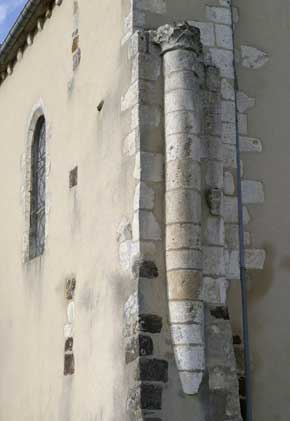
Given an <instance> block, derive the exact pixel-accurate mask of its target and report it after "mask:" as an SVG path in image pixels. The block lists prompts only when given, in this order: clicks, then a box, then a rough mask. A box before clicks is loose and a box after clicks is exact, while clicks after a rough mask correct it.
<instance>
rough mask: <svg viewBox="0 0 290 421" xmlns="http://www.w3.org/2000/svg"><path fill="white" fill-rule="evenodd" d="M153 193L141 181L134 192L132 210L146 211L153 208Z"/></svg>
mask: <svg viewBox="0 0 290 421" xmlns="http://www.w3.org/2000/svg"><path fill="white" fill-rule="evenodd" d="M154 198H155V193H154V190H153V189H151V187H149V186H147V184H146V183H144V182H143V181H141V182H140V183H139V184H138V185H137V187H136V190H135V195H134V210H137V209H148V210H152V209H153V208H154Z"/></svg>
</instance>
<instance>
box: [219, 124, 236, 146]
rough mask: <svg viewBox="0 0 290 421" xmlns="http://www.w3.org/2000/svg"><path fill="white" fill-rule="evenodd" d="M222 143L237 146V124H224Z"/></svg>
mask: <svg viewBox="0 0 290 421" xmlns="http://www.w3.org/2000/svg"><path fill="white" fill-rule="evenodd" d="M222 141H223V143H228V144H232V145H235V144H236V124H235V123H223V124H222Z"/></svg>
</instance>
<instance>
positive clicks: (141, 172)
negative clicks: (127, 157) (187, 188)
mask: <svg viewBox="0 0 290 421" xmlns="http://www.w3.org/2000/svg"><path fill="white" fill-rule="evenodd" d="M134 175H135V178H137V179H141V180H142V181H152V182H156V183H158V182H160V181H162V179H163V156H162V155H161V154H154V153H151V152H140V153H138V154H137V155H136V165H135V171H134Z"/></svg>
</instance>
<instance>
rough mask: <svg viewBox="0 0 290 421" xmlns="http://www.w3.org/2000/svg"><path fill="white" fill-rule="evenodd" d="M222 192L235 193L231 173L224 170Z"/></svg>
mask: <svg viewBox="0 0 290 421" xmlns="http://www.w3.org/2000/svg"><path fill="white" fill-rule="evenodd" d="M224 193H225V194H230V195H232V194H234V193H235V182H234V177H233V175H232V173H230V172H228V171H226V172H225V173H224Z"/></svg>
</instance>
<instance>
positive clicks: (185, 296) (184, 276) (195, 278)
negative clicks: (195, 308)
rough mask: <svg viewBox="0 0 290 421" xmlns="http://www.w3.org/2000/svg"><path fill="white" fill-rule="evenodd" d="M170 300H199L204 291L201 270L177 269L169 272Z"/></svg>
mask: <svg viewBox="0 0 290 421" xmlns="http://www.w3.org/2000/svg"><path fill="white" fill-rule="evenodd" d="M167 288H168V298H169V300H196V299H197V300H199V299H200V298H201V292H202V274H201V272H200V271H193V270H177V271H171V272H168V273H167Z"/></svg>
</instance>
